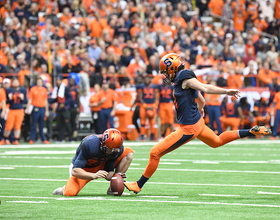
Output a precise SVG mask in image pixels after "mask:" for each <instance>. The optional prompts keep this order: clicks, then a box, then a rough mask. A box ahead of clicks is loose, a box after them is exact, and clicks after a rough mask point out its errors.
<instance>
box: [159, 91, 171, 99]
mask: <svg viewBox="0 0 280 220" xmlns="http://www.w3.org/2000/svg"><path fill="white" fill-rule="evenodd" d="M160 94H161V97H162V98H164V99H171V97H170V95H171V89H163V90H161V92H160Z"/></svg>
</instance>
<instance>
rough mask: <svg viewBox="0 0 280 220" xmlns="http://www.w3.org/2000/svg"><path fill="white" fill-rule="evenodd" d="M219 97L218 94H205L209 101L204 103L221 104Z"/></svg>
mask: <svg viewBox="0 0 280 220" xmlns="http://www.w3.org/2000/svg"><path fill="white" fill-rule="evenodd" d="M220 97H221V96H220V95H215V94H205V98H209V101H207V102H206V105H212V106H216V105H221V102H220ZM216 99H218V100H216Z"/></svg>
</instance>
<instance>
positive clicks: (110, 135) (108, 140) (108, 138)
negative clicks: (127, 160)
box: [101, 128, 123, 158]
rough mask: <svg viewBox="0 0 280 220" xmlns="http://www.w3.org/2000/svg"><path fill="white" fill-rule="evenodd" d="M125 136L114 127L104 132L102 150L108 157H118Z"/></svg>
mask: <svg viewBox="0 0 280 220" xmlns="http://www.w3.org/2000/svg"><path fill="white" fill-rule="evenodd" d="M122 144H123V136H122V134H121V132H120V131H119V130H117V129H114V128H109V129H107V130H106V131H104V133H103V134H102V138H101V151H102V152H103V153H104V154H106V155H107V156H108V157H113V158H114V157H117V156H118V153H119V152H120V151H121V149H122Z"/></svg>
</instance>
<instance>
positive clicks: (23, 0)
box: [0, 0, 280, 144]
mask: <svg viewBox="0 0 280 220" xmlns="http://www.w3.org/2000/svg"><path fill="white" fill-rule="evenodd" d="M0 7H1V8H0V43H1V44H0V45H1V47H0V75H1V77H2V80H1V81H2V87H3V89H4V90H6V93H5V96H6V98H5V99H4V100H3V101H2V100H1V101H2V102H1V105H2V110H3V105H4V102H5V105H6V104H7V106H5V107H4V110H5V111H2V114H1V118H2V124H5V120H8V118H9V112H10V111H11V110H14V107H11V108H10V109H9V105H10V104H11V103H10V102H11V101H12V99H14V98H12V94H15V91H17V90H18V89H17V88H18V86H21V87H23V88H25V89H26V94H24V92H21V93H19V94H23V96H24V95H25V96H26V97H25V98H22V99H21V98H19V100H20V102H21V104H22V107H21V106H20V107H16V109H17V108H22V109H25V108H26V104H27V107H28V109H26V110H25V113H24V117H23V119H22V120H23V124H22V126H23V127H24V129H23V131H22V135H21V136H22V138H23V139H24V140H27V141H29V140H30V143H34V141H36V140H37V136H36V124H37V122H38V123H39V131H40V132H39V133H40V138H41V140H42V141H43V142H45V143H48V141H52V140H53V139H56V140H58V141H59V142H61V141H64V140H65V138H64V136H65V134H66V136H68V139H67V140H69V141H72V140H74V139H76V138H77V136H78V135H77V132H78V130H79V128H80V127H81V126H82V127H83V126H84V127H86V128H87V129H88V130H92V131H94V132H96V133H100V132H102V131H103V130H104V129H106V128H107V126H110V127H113V126H115V127H117V126H116V123H115V121H116V120H115V119H114V118H115V116H116V114H117V112H118V110H124V109H125V108H124V107H123V108H121V107H120V105H119V106H118V104H123V105H124V106H125V107H127V108H128V109H126V110H130V109H131V110H133V111H135V110H137V104H136V107H135V106H133V104H134V101H135V99H136V97H137V93H138V94H139V93H143V91H144V90H143V89H141V88H142V87H139V84H142V83H144V84H145V86H148V87H149V86H150V87H153V88H155V87H156V88H157V89H156V90H155V93H156V95H155V101H154V102H155V109H156V111H155V113H154V115H153V116H151V118H152V119H153V120H156V122H155V123H154V124H159V125H160V124H161V125H163V124H162V123H161V122H160V121H164V124H167V125H168V126H169V125H170V124H172V126H169V129H171V130H172V129H173V123H174V121H170V122H168V123H167V122H166V120H165V119H161V120H160V118H161V117H160V115H162V114H160V113H159V111H160V109H159V106H160V100H161V97H160V96H161V91H162V89H163V88H161V85H162V79H161V76H160V75H159V74H158V70H159V69H158V63H159V60H160V58H161V57H162V56H164V55H165V54H168V53H177V54H179V55H180V56H181V57H182V59H183V60H184V61H185V64H186V68H188V69H191V70H193V71H194V72H195V73H196V75H197V76H198V79H199V80H200V81H201V82H207V83H212V84H215V85H217V86H220V87H229V88H239V89H241V90H242V89H243V90H242V91H247V92H248V91H249V92H250V91H252V92H257V93H258V95H254V97H250V98H248V97H246V94H249V93H244V94H243V98H242V99H241V100H231V99H227V97H225V98H224V97H219V96H215V97H212V96H210V97H205V98H206V104H207V106H206V107H209V106H210V108H206V113H208V115H207V117H206V122H208V121H209V123H210V126H211V128H212V129H214V130H216V131H217V133H220V132H221V131H222V130H223V129H227V127H228V126H229V127H231V129H232V128H235V126H237V127H239V128H242V127H246V126H252V124H268V125H270V126H273V127H276V128H275V129H276V131H274V133H273V137H272V138H275V137H276V136H277V131H278V124H279V121H280V115H277V114H276V113H277V111H278V108H279V114H280V107H279V106H278V105H277V104H278V102H277V101H278V99H277V97H278V96H275V94H276V93H277V92H278V90H279V89H278V88H279V87H278V85H279V83H280V53H279V49H280V41H279V31H280V0H225V1H223V0H210V1H209V0H184V1H179V0H168V1H167V0H34V1H31V0H15V1H13V0H2V1H0ZM15 77H16V78H18V82H17V80H13V81H12V82H11V81H10V80H12V79H14V78H15ZM146 78H148V79H147V80H146ZM14 81H15V83H14ZM14 84H15V85H16V86H14ZM17 84H19V85H17ZM41 84H42V86H43V87H46V91H44V92H47V95H48V97H47V98H46V97H45V95H44V94H43V93H44V92H42V93H41V90H40V89H41ZM34 85H36V86H37V87H36V89H37V90H36V92H32V93H30V90H31V87H32V86H34ZM61 85H63V86H61ZM137 86H138V87H137ZM9 87H11V88H12V89H14V90H11V91H10V90H9V89H10V88H9ZM137 88H140V89H137ZM7 89H8V92H7ZM246 89H247V90H246ZM34 90H35V89H34ZM38 91H40V92H38ZM117 91H119V93H118V92H117ZM124 91H129V92H128V95H131V97H130V99H129V102H128V101H127V100H126V98H127V97H126V96H125V95H123V93H124ZM121 92H122V93H121ZM11 93H12V94H11ZM9 94H11V95H10V97H9ZM30 94H32V95H30ZM120 94H122V95H123V96H124V97H125V98H124V99H125V100H122V99H121V98H120V97H119V96H120ZM36 95H37V96H38V97H39V99H41V98H42V100H45V99H46V102H44V103H41V102H40V101H38V102H37V101H34V100H35V99H37V98H38V97H36ZM274 96H275V97H274ZM169 98H170V99H172V96H170V97H169ZM136 101H137V100H136ZM279 101H280V100H279ZM14 102H15V99H14ZM33 102H34V103H33ZM138 102H139V105H143V104H144V103H143V100H140V101H139V100H138ZM232 103H236V104H232ZM273 103H274V104H273ZM13 104H15V103H13ZM227 104H230V105H233V107H232V106H231V107H228V108H234V109H235V111H236V113H235V116H234V117H236V118H237V119H238V120H234V125H233V124H227V123H226V122H228V120H227V119H225V118H227V117H229V116H228V115H227V112H228V111H229V110H227V107H226V106H227ZM37 105H38V106H37ZM30 106H33V108H32V107H30ZM211 106H215V110H213V108H211ZM217 106H218V109H220V110H217V108H216V107H217ZM221 106H223V107H221ZM37 107H38V109H37ZM207 109H208V110H210V111H208V110H207ZM138 111H139V109H138ZM39 112H40V114H39ZM213 112H214V113H213ZM217 112H218V113H217ZM37 113H38V115H39V116H37ZM82 113H84V114H82ZM81 114H82V115H81ZM85 114H90V115H91V116H90V122H91V125H90V127H88V126H87V124H85V123H84V124H83V125H80V124H79V118H81V117H82V116H86V115H85ZM132 114H133V113H132ZM147 114H148V113H147ZM10 115H15V114H11V113H10ZM127 115H128V114H127ZM275 115H276V117H275ZM80 116H81V117H80ZM146 116H147V115H146ZM10 117H12V116H10ZM127 117H131V118H132V115H130V114H129V115H128V116H127ZM230 117H232V116H230ZM42 118H43V119H42ZM138 118H140V115H139V113H137V112H136V113H135V114H134V115H133V120H132V119H131V121H132V122H133V123H134V124H135V126H136V127H135V128H136V130H137V131H138V132H137V133H142V135H141V136H140V137H141V139H142V140H144V139H148V138H150V134H149V133H148V134H146V133H145V135H144V134H143V132H140V129H139V128H138V127H139V124H143V122H139V120H138V121H137V119H138ZM147 118H149V116H147ZM173 118H174V115H173ZM157 119H159V120H157ZM208 119H209V120H208ZM15 120H20V119H15ZM107 121H108V124H107ZM147 121H150V120H147ZM236 121H237V122H236ZM122 122H123V121H121V120H119V121H118V126H121V125H120V124H122ZM132 122H131V124H132ZM175 123H176V121H175ZM8 124H9V126H8V127H9V128H8V130H6V131H5V130H4V129H2V130H3V131H2V133H3V132H6V133H4V134H2V137H1V138H3V136H4V139H3V141H2V142H1V144H4V143H6V144H9V142H12V143H14V144H17V143H18V142H17V141H18V139H19V138H20V136H19V133H18V130H19V128H18V127H19V126H16V123H13V121H12V122H11V120H10V121H9V123H8ZM11 124H12V125H13V126H12V125H11ZM147 124H149V123H148V122H147ZM154 124H153V123H150V126H152V127H153V126H154ZM274 125H277V126H274ZM44 126H45V127H47V130H48V131H47V132H43V127H44ZM125 126H126V125H125ZM142 126H143V125H142ZM168 126H167V127H168ZM10 127H12V128H10ZM140 127H141V126H140ZM167 127H166V126H165V127H163V126H161V129H158V131H152V132H151V133H154V132H158V133H159V134H161V135H162V136H165V135H166V132H167V131H166V129H167ZM175 127H176V126H175ZM158 128H160V126H158ZM53 129H54V132H53ZM125 129H127V128H125ZM9 130H10V131H9ZM12 130H14V132H11V131H12ZM30 130H31V133H30ZM152 130H153V129H152ZM160 130H161V131H160ZM125 131H126V130H125ZM9 132H10V133H12V134H11V135H12V136H14V137H7V135H10V134H9ZM34 132H35V134H34ZM169 132H170V131H169ZM43 133H46V134H47V136H46V137H45V135H44V134H43ZM54 133H55V134H56V135H55V137H54ZM167 133H168V132H167ZM5 136H6V137H5ZM159 137H160V135H156V134H154V135H152V137H151V139H152V140H154V139H157V138H159ZM131 139H135V137H134V136H133V137H131Z"/></svg>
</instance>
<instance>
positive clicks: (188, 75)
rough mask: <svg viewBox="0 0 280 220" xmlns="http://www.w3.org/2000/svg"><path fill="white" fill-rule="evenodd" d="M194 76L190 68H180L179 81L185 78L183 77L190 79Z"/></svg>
mask: <svg viewBox="0 0 280 220" xmlns="http://www.w3.org/2000/svg"><path fill="white" fill-rule="evenodd" d="M192 78H196V75H195V74H194V72H193V71H191V70H182V71H181V72H180V73H179V81H182V80H185V79H192Z"/></svg>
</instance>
